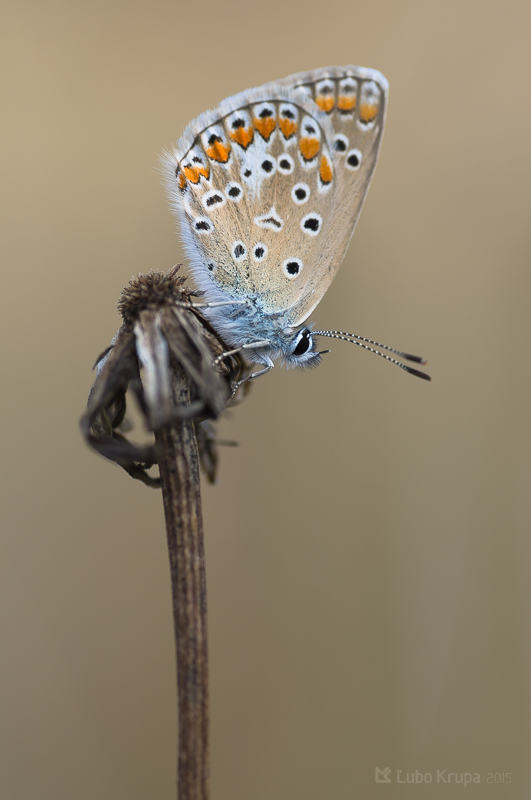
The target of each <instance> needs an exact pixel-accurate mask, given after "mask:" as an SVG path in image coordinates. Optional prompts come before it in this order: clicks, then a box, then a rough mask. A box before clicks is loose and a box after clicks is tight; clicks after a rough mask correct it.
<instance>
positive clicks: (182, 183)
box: [177, 172, 186, 189]
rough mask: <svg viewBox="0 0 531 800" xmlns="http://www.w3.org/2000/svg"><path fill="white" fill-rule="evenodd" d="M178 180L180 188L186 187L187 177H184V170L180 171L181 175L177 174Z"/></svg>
mask: <svg viewBox="0 0 531 800" xmlns="http://www.w3.org/2000/svg"><path fill="white" fill-rule="evenodd" d="M177 181H178V183H179V189H185V188H186V178H185V177H184V175H183V173H182V172H179V175H178V176H177Z"/></svg>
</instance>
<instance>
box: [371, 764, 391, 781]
mask: <svg viewBox="0 0 531 800" xmlns="http://www.w3.org/2000/svg"><path fill="white" fill-rule="evenodd" d="M390 774H391V769H390V767H384V769H380V768H379V767H376V770H375V774H374V780H375V782H376V783H391V778H390V777H389V775H390Z"/></svg>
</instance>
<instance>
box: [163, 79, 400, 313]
mask: <svg viewBox="0 0 531 800" xmlns="http://www.w3.org/2000/svg"><path fill="white" fill-rule="evenodd" d="M386 97H387V83H386V81H385V79H384V78H383V76H381V75H380V73H377V72H375V71H374V70H364V69H361V68H358V67H337V68H328V69H321V70H316V71H313V72H309V73H299V74H297V75H292V76H290V77H288V78H285V79H284V80H282V81H279V82H274V83H270V84H265V85H264V86H262V87H259V88H257V89H251V90H248V91H246V92H242V93H240V94H238V95H235V96H234V97H230V98H228V99H227V100H225V101H223V103H221V104H220V106H218V108H216V109H215V110H214V111H211V112H207V113H206V114H202V115H201V116H200V117H198V118H197V119H196V120H194V121H193V122H192V123H190V125H189V126H188V127H187V128H186V130H185V132H184V135H183V137H182V138H181V139H180V140H179V142H178V143H177V146H176V148H175V150H174V151H173V152H172V153H169V154H166V155H165V158H164V165H165V173H166V179H167V184H168V188H169V193H170V197H171V199H172V202H173V205H174V207H175V209H176V210H177V212H178V215H179V216H180V219H181V232H182V235H183V240H184V243H185V247H186V249H187V252H188V255H189V257H190V259H191V264H192V270H193V273H194V276H195V278H196V281H197V283H198V285H199V287H200V288H201V289H203V290H205V292H206V295H207V297H208V299H209V300H226V299H244V298H245V299H250V300H251V301H252V302H253V304H254V305H255V307H256V308H258V309H259V310H260V312H261V313H262V314H263V315H269V316H271V317H279V318H281V322H282V324H283V325H285V326H286V327H290V326H296V325H298V324H301V323H302V322H303V321H304V320H305V319H306V318H307V317H308V316H309V314H310V313H311V311H312V310H313V308H315V306H316V305H317V303H318V302H319V300H320V299H321V298H322V296H323V294H324V293H325V291H326V289H327V288H328V286H329V285H330V282H331V281H332V278H333V276H334V274H335V272H336V271H337V269H338V268H339V265H340V264H341V261H342V260H343V256H344V254H345V251H346V248H347V247H348V243H349V241H350V238H351V236H352V233H353V231H354V227H355V224H356V222H357V219H358V216H359V213H360V211H361V206H362V204H363V200H364V198H365V195H366V193H367V189H368V187H369V184H370V180H371V178H372V174H373V172H374V167H375V165H376V159H377V156H378V151H379V147H380V142H381V136H382V130H383V124H384V118H385V105H386Z"/></svg>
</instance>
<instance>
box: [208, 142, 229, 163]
mask: <svg viewBox="0 0 531 800" xmlns="http://www.w3.org/2000/svg"><path fill="white" fill-rule="evenodd" d="M206 152H207V156H208V157H209V158H211V159H212V160H213V161H220V162H221V163H222V164H226V163H227V161H228V160H229V155H230V144H223V143H222V142H214V143H213V144H212V145H211V146H210V147H208V148H207V151H206Z"/></svg>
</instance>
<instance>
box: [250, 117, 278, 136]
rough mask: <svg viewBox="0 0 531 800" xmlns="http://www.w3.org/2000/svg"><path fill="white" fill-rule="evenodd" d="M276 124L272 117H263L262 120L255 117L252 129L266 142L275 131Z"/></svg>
mask: <svg viewBox="0 0 531 800" xmlns="http://www.w3.org/2000/svg"><path fill="white" fill-rule="evenodd" d="M276 124H277V123H276V122H275V120H274V119H273V117H265V118H264V119H259V118H258V117H255V120H254V127H255V128H256V130H257V131H258V133H259V134H260V136H262V137H263V138H264V139H265V140H266V141H267V140H268V139H269V137H270V136H271V134H272V132H273V131H274V130H275V126H276Z"/></svg>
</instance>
